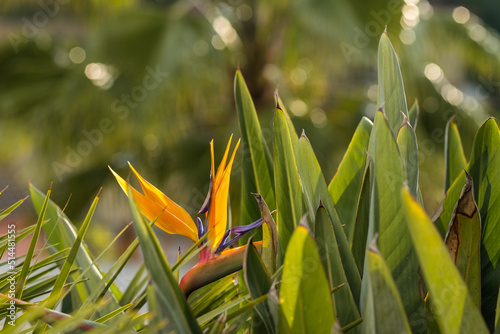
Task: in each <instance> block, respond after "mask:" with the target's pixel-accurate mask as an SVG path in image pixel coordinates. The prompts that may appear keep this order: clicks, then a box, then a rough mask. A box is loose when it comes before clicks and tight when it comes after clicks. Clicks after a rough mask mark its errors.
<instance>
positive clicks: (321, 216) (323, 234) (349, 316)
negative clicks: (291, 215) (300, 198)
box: [314, 207, 360, 326]
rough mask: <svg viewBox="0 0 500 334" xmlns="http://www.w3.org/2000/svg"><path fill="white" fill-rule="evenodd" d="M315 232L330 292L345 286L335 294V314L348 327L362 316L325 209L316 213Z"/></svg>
mask: <svg viewBox="0 0 500 334" xmlns="http://www.w3.org/2000/svg"><path fill="white" fill-rule="evenodd" d="M314 232H315V233H314V235H315V236H316V243H317V246H318V252H319V256H320V259H321V262H322V264H323V267H324V268H325V271H326V275H327V278H328V281H329V282H330V291H331V290H333V288H334V287H336V286H340V285H342V284H343V285H344V286H342V287H341V288H340V289H339V290H338V291H336V292H335V293H334V294H333V297H334V300H335V305H338V308H337V309H336V312H335V313H336V314H337V317H338V318H339V322H340V325H341V326H346V325H348V324H350V323H352V322H354V321H356V320H358V319H359V318H360V315H359V311H358V307H357V305H356V301H355V300H354V297H353V296H352V292H351V288H350V287H349V281H348V280H347V278H346V275H345V272H344V268H343V266H342V260H341V258H340V253H339V249H338V246H337V241H336V239H335V234H334V232H333V228H332V222H331V220H330V217H329V216H328V213H327V212H326V210H325V208H324V207H319V208H318V211H317V212H316V220H315V231H314Z"/></svg>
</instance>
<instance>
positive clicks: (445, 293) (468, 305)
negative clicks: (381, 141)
mask: <svg viewBox="0 0 500 334" xmlns="http://www.w3.org/2000/svg"><path fill="white" fill-rule="evenodd" d="M401 198H402V202H403V207H404V211H405V216H406V221H407V224H408V228H409V230H410V235H411V240H412V243H413V245H414V246H415V250H416V253H417V256H418V259H419V262H420V266H421V268H422V273H423V276H424V279H425V282H426V285H427V287H428V288H429V293H430V297H431V303H432V305H433V308H434V312H435V315H436V320H437V322H438V325H439V328H440V330H441V333H443V334H447V333H488V329H487V327H486V324H485V323H484V320H483V318H482V316H481V313H480V311H479V309H478V308H477V307H476V306H475V305H474V302H473V301H472V298H471V296H470V294H469V292H468V290H467V286H466V284H465V282H464V281H463V280H462V278H461V277H460V273H459V272H458V270H457V268H456V267H455V265H454V263H453V262H452V260H451V258H450V256H449V253H448V250H447V249H446V247H445V246H444V244H443V241H442V239H441V237H440V235H439V232H438V231H437V229H436V228H435V227H434V226H433V224H432V222H431V221H430V219H429V218H428V217H427V214H426V213H425V212H424V210H423V209H422V208H421V207H420V205H419V204H418V203H417V202H416V201H415V200H414V199H413V198H412V196H411V195H410V192H409V191H408V189H405V188H402V191H401Z"/></svg>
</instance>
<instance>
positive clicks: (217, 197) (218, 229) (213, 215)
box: [208, 140, 240, 251]
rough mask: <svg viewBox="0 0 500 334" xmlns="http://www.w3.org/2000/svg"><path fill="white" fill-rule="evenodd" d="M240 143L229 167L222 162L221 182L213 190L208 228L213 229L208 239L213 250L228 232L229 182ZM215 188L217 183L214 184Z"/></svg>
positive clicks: (219, 175)
mask: <svg viewBox="0 0 500 334" xmlns="http://www.w3.org/2000/svg"><path fill="white" fill-rule="evenodd" d="M239 145H240V141H239V140H238V143H237V144H236V147H235V148H234V150H233V154H232V155H231V158H230V160H229V163H228V165H227V167H226V166H225V165H223V164H222V163H221V165H220V166H219V169H218V170H217V176H218V177H219V182H218V183H219V184H218V187H217V189H213V190H212V204H211V205H210V210H209V213H208V230H210V229H212V230H211V232H210V233H209V236H208V240H210V241H211V248H212V251H214V250H215V249H217V247H218V245H219V244H220V242H221V240H222V238H223V237H224V233H225V232H226V226H227V210H228V208H227V205H228V196H229V182H230V178H231V168H232V166H233V162H234V157H235V154H236V151H237V149H238V147H239ZM227 152H228V149H226V154H225V158H223V162H224V163H225V160H226V159H227ZM214 188H215V184H214Z"/></svg>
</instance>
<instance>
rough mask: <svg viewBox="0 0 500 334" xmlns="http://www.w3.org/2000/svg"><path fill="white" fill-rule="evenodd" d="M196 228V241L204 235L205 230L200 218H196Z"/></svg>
mask: <svg viewBox="0 0 500 334" xmlns="http://www.w3.org/2000/svg"><path fill="white" fill-rule="evenodd" d="M196 227H197V228H198V239H201V237H203V235H204V234H205V228H204V227H203V222H202V221H201V219H200V217H197V218H196Z"/></svg>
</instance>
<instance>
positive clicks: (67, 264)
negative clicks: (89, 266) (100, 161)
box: [46, 190, 101, 308]
mask: <svg viewBox="0 0 500 334" xmlns="http://www.w3.org/2000/svg"><path fill="white" fill-rule="evenodd" d="M100 194H101V191H100V190H99V193H98V194H97V196H96V197H95V198H94V201H93V202H92V205H91V206H90V209H89V211H88V213H87V216H86V217H85V219H84V220H83V223H82V226H80V229H79V230H78V234H77V236H76V238H75V242H74V243H73V245H72V246H71V249H70V251H69V254H68V257H67V258H66V260H64V263H63V265H62V267H61V272H60V273H59V274H58V276H57V280H56V282H55V283H54V287H53V288H52V291H51V292H50V296H49V300H54V301H56V304H47V305H46V307H47V308H53V307H54V306H56V305H57V303H58V302H59V300H58V299H59V296H60V295H61V294H62V289H63V286H64V284H66V281H67V280H68V277H69V275H70V271H71V267H73V264H74V263H75V261H76V258H77V255H78V252H79V250H80V247H81V246H82V243H83V238H84V237H85V234H86V233H87V230H88V228H89V225H90V221H91V220H92V216H93V215H94V212H95V209H96V207H97V203H98V202H99V196H100Z"/></svg>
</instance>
